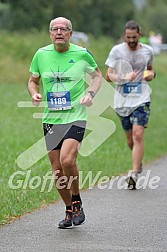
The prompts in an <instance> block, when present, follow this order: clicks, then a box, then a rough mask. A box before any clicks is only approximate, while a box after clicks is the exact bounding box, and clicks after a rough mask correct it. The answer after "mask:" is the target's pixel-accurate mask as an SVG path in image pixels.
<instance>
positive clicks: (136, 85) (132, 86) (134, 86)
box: [123, 82, 142, 95]
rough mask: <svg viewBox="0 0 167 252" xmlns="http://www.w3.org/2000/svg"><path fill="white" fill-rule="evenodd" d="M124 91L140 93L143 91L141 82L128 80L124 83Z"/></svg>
mask: <svg viewBox="0 0 167 252" xmlns="http://www.w3.org/2000/svg"><path fill="white" fill-rule="evenodd" d="M123 93H124V94H130V95H139V94H141V93H142V85H141V82H128V83H125V84H124V85H123Z"/></svg>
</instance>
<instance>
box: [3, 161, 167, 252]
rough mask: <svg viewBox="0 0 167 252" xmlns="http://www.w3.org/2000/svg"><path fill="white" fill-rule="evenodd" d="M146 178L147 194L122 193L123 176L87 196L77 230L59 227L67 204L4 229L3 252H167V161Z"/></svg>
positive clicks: (156, 165)
mask: <svg viewBox="0 0 167 252" xmlns="http://www.w3.org/2000/svg"><path fill="white" fill-rule="evenodd" d="M146 175H147V176H146ZM140 176H146V178H147V180H145V181H144V178H143V180H141V184H140V187H141V186H142V185H143V186H144V188H145V189H143V187H142V188H140V189H137V190H128V189H123V188H122V189H120V187H121V186H122V185H123V183H122V182H121V180H120V179H121V177H120V178H119V179H118V180H116V181H115V182H114V183H113V180H112V182H111V181H110V182H109V183H108V184H106V189H99V186H96V187H94V188H93V189H89V190H86V191H82V192H81V195H82V199H83V207H84V210H85V214H86V222H85V223H84V224H83V225H81V226H78V227H74V228H73V229H68V230H62V229H58V228H57V223H58V222H59V220H61V219H62V218H63V217H64V205H63V203H62V201H59V202H56V203H55V204H52V205H49V206H48V207H45V208H43V209H40V210H38V211H35V212H33V213H30V214H25V215H24V216H22V217H21V218H20V219H18V220H16V221H14V222H12V223H10V224H7V225H5V226H1V227H0V251H1V252H11V251H12V252H16V251H17V252H18V251H19V252H38V251H42V252H52V251H54V252H57V251H77V252H80V251H83V252H87V251H92V252H96V251H105V252H107V251H112V252H118V251H119V252H129V251H130V252H138V251H140V252H167V195H166V192H167V157H164V158H162V159H160V160H157V161H155V162H153V163H151V164H149V165H147V166H146V167H145V168H144V171H143V173H142V174H141V175H140ZM144 182H145V183H144ZM112 184H113V185H112ZM101 186H104V184H101ZM153 188H154V189H153Z"/></svg>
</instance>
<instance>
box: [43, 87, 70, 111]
mask: <svg viewBox="0 0 167 252" xmlns="http://www.w3.org/2000/svg"><path fill="white" fill-rule="evenodd" d="M47 103H48V109H49V110H68V109H71V98H70V91H62V92H47Z"/></svg>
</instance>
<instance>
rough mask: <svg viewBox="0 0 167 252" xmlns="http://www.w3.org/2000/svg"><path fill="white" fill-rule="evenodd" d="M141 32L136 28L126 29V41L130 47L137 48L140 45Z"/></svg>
mask: <svg viewBox="0 0 167 252" xmlns="http://www.w3.org/2000/svg"><path fill="white" fill-rule="evenodd" d="M139 36H140V34H139V33H138V32H137V31H136V30H131V29H126V30H125V34H124V37H125V41H126V43H127V44H128V46H129V48H130V49H132V50H135V49H136V48H137V45H138V40H139Z"/></svg>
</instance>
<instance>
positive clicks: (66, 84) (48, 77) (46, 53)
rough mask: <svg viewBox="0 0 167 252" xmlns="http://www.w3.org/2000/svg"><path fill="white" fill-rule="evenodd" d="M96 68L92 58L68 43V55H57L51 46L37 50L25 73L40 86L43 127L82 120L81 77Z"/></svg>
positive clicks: (85, 117)
mask: <svg viewBox="0 0 167 252" xmlns="http://www.w3.org/2000/svg"><path fill="white" fill-rule="evenodd" d="M96 68H97V64H96V62H95V60H94V58H93V56H92V55H91V54H90V53H89V52H88V51H87V50H86V48H82V47H80V46H77V45H74V44H72V43H70V48H69V50H68V51H66V52H63V53H59V52H57V51H56V50H55V49H54V46H53V44H51V45H48V46H45V47H43V48H40V49H39V50H38V51H37V52H36V53H35V55H34V57H33V59H32V62H31V65H30V69H29V71H30V72H31V73H32V74H33V75H34V76H36V77H40V78H41V80H42V84H43V93H44V94H43V99H44V101H45V102H46V104H47V106H45V109H44V116H43V120H42V122H43V123H49V124H67V123H71V122H75V121H79V120H86V119H87V115H86V107H85V106H83V105H80V99H81V97H83V96H84V92H85V88H86V87H85V74H86V73H88V74H89V73H92V72H93V71H95V69H96Z"/></svg>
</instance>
